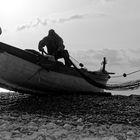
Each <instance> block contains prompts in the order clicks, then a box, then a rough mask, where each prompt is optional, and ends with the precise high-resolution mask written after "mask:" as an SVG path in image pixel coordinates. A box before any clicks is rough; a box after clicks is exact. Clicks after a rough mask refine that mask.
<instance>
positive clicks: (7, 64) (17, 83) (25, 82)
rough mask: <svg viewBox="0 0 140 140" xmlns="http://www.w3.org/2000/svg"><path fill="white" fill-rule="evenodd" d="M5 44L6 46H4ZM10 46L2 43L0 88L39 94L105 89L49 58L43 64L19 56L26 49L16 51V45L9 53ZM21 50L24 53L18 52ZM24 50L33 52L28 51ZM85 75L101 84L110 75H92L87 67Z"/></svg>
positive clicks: (0, 49) (0, 51)
mask: <svg viewBox="0 0 140 140" xmlns="http://www.w3.org/2000/svg"><path fill="white" fill-rule="evenodd" d="M4 45H5V48H3V47H4ZM1 46H2V47H1ZM8 48H10V49H11V46H8V45H6V44H0V84H1V85H0V86H1V87H4V88H7V89H10V90H16V91H21V92H22V91H23V92H29V93H39V94H40V93H42V94H47V93H48V92H55V93H56V92H65V93H68V92H69V93H72V92H75V93H80V92H83V93H84V92H93V93H95V92H98V93H99V92H104V90H103V89H101V88H98V87H95V86H93V85H91V84H89V83H88V82H87V81H86V80H85V79H84V78H83V77H81V76H80V75H79V74H78V72H76V71H75V70H74V68H68V67H66V66H64V65H58V64H57V63H53V64H52V65H51V63H50V61H48V63H47V60H46V62H45V63H41V65H40V64H39V63H36V62H35V61H29V60H28V59H23V57H20V53H22V51H23V52H24V50H19V49H18V50H17V51H16V48H14V49H15V50H14V51H13V52H12V49H11V51H10V52H9V50H8ZM19 51H21V52H20V53H19ZM14 53H17V54H16V55H15V54H14ZM18 53H19V56H18ZM24 53H26V55H27V54H28V55H30V54H29V53H28V52H24ZM24 53H23V54H24ZM35 58H36V57H35ZM40 61H41V60H40ZM85 74H87V75H88V76H90V77H92V78H93V79H94V80H95V79H96V81H98V82H100V83H102V84H106V82H107V80H108V77H107V76H108V75H105V74H103V73H101V74H93V73H89V72H88V71H86V70H85Z"/></svg>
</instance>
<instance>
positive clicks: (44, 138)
mask: <svg viewBox="0 0 140 140" xmlns="http://www.w3.org/2000/svg"><path fill="white" fill-rule="evenodd" d="M132 93H133V92H132V91H131V94H129V95H122V94H121V92H120V94H116V93H114V94H113V96H97V95H93V94H78V95H77V94H72V95H70V94H69V95H67V93H66V94H61V93H60V94H59V95H58V94H57V95H51V94H47V93H46V95H45V96H43V95H42V96H41V95H29V94H21V93H18V92H11V91H5V92H1V93H0V140H128V139H129V140H130V139H131V140H133V139H134V140H135V139H140V96H139V95H135V94H132Z"/></svg>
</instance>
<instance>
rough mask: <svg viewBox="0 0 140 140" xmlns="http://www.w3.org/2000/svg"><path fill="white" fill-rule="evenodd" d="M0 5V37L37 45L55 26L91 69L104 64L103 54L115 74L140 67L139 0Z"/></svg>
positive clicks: (24, 0)
mask: <svg viewBox="0 0 140 140" xmlns="http://www.w3.org/2000/svg"><path fill="white" fill-rule="evenodd" d="M0 6H1V8H0V27H1V28H2V34H1V36H0V41H1V42H5V43H8V44H11V45H13V46H15V47H18V48H21V49H27V48H28V49H29V48H30V49H35V50H37V49H38V42H39V41H40V40H41V39H42V38H43V37H44V36H46V35H47V34H48V30H49V29H54V30H55V31H56V32H57V33H58V34H59V35H60V36H61V37H62V38H63V40H64V44H65V46H66V49H67V50H68V51H69V53H70V55H71V56H72V57H74V58H75V59H76V60H78V61H79V62H82V63H83V64H84V65H85V67H86V68H88V69H89V70H98V69H100V67H101V61H102V59H103V57H106V58H107V60H108V64H107V70H108V71H111V72H115V73H116V75H120V74H123V73H124V72H126V73H129V72H132V71H135V70H139V69H140V63H139V62H140V27H139V26H140V8H139V7H140V0H0ZM138 76H139V77H140V74H137V75H135V76H134V77H135V78H138ZM132 78H133V77H132ZM128 80H129V77H128ZM121 81H122V80H121Z"/></svg>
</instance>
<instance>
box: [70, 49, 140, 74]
mask: <svg viewBox="0 0 140 140" xmlns="http://www.w3.org/2000/svg"><path fill="white" fill-rule="evenodd" d="M134 53H135V54H134ZM71 54H72V56H73V57H74V58H75V59H76V60H78V61H79V62H81V63H83V64H84V65H85V66H86V67H87V68H89V69H91V70H93V69H98V68H99V67H101V62H102V60H103V57H106V58H107V62H108V65H109V66H108V68H109V69H110V68H111V69H112V70H113V71H120V72H121V71H122V72H124V70H127V71H129V70H130V71H132V70H136V69H140V63H139V62H140V57H139V56H140V50H139V53H138V52H137V51H133V52H132V50H127V51H126V50H115V49H102V50H87V51H78V52H76V53H74V52H73V53H71Z"/></svg>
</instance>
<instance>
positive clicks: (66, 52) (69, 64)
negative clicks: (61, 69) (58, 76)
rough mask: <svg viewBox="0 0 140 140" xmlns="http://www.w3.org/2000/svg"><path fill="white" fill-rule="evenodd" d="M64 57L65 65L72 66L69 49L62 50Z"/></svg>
mask: <svg viewBox="0 0 140 140" xmlns="http://www.w3.org/2000/svg"><path fill="white" fill-rule="evenodd" d="M62 57H63V58H64V60H65V65H66V66H69V67H70V66H71V65H72V64H71V62H70V60H69V53H68V51H67V50H64V51H62Z"/></svg>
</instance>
